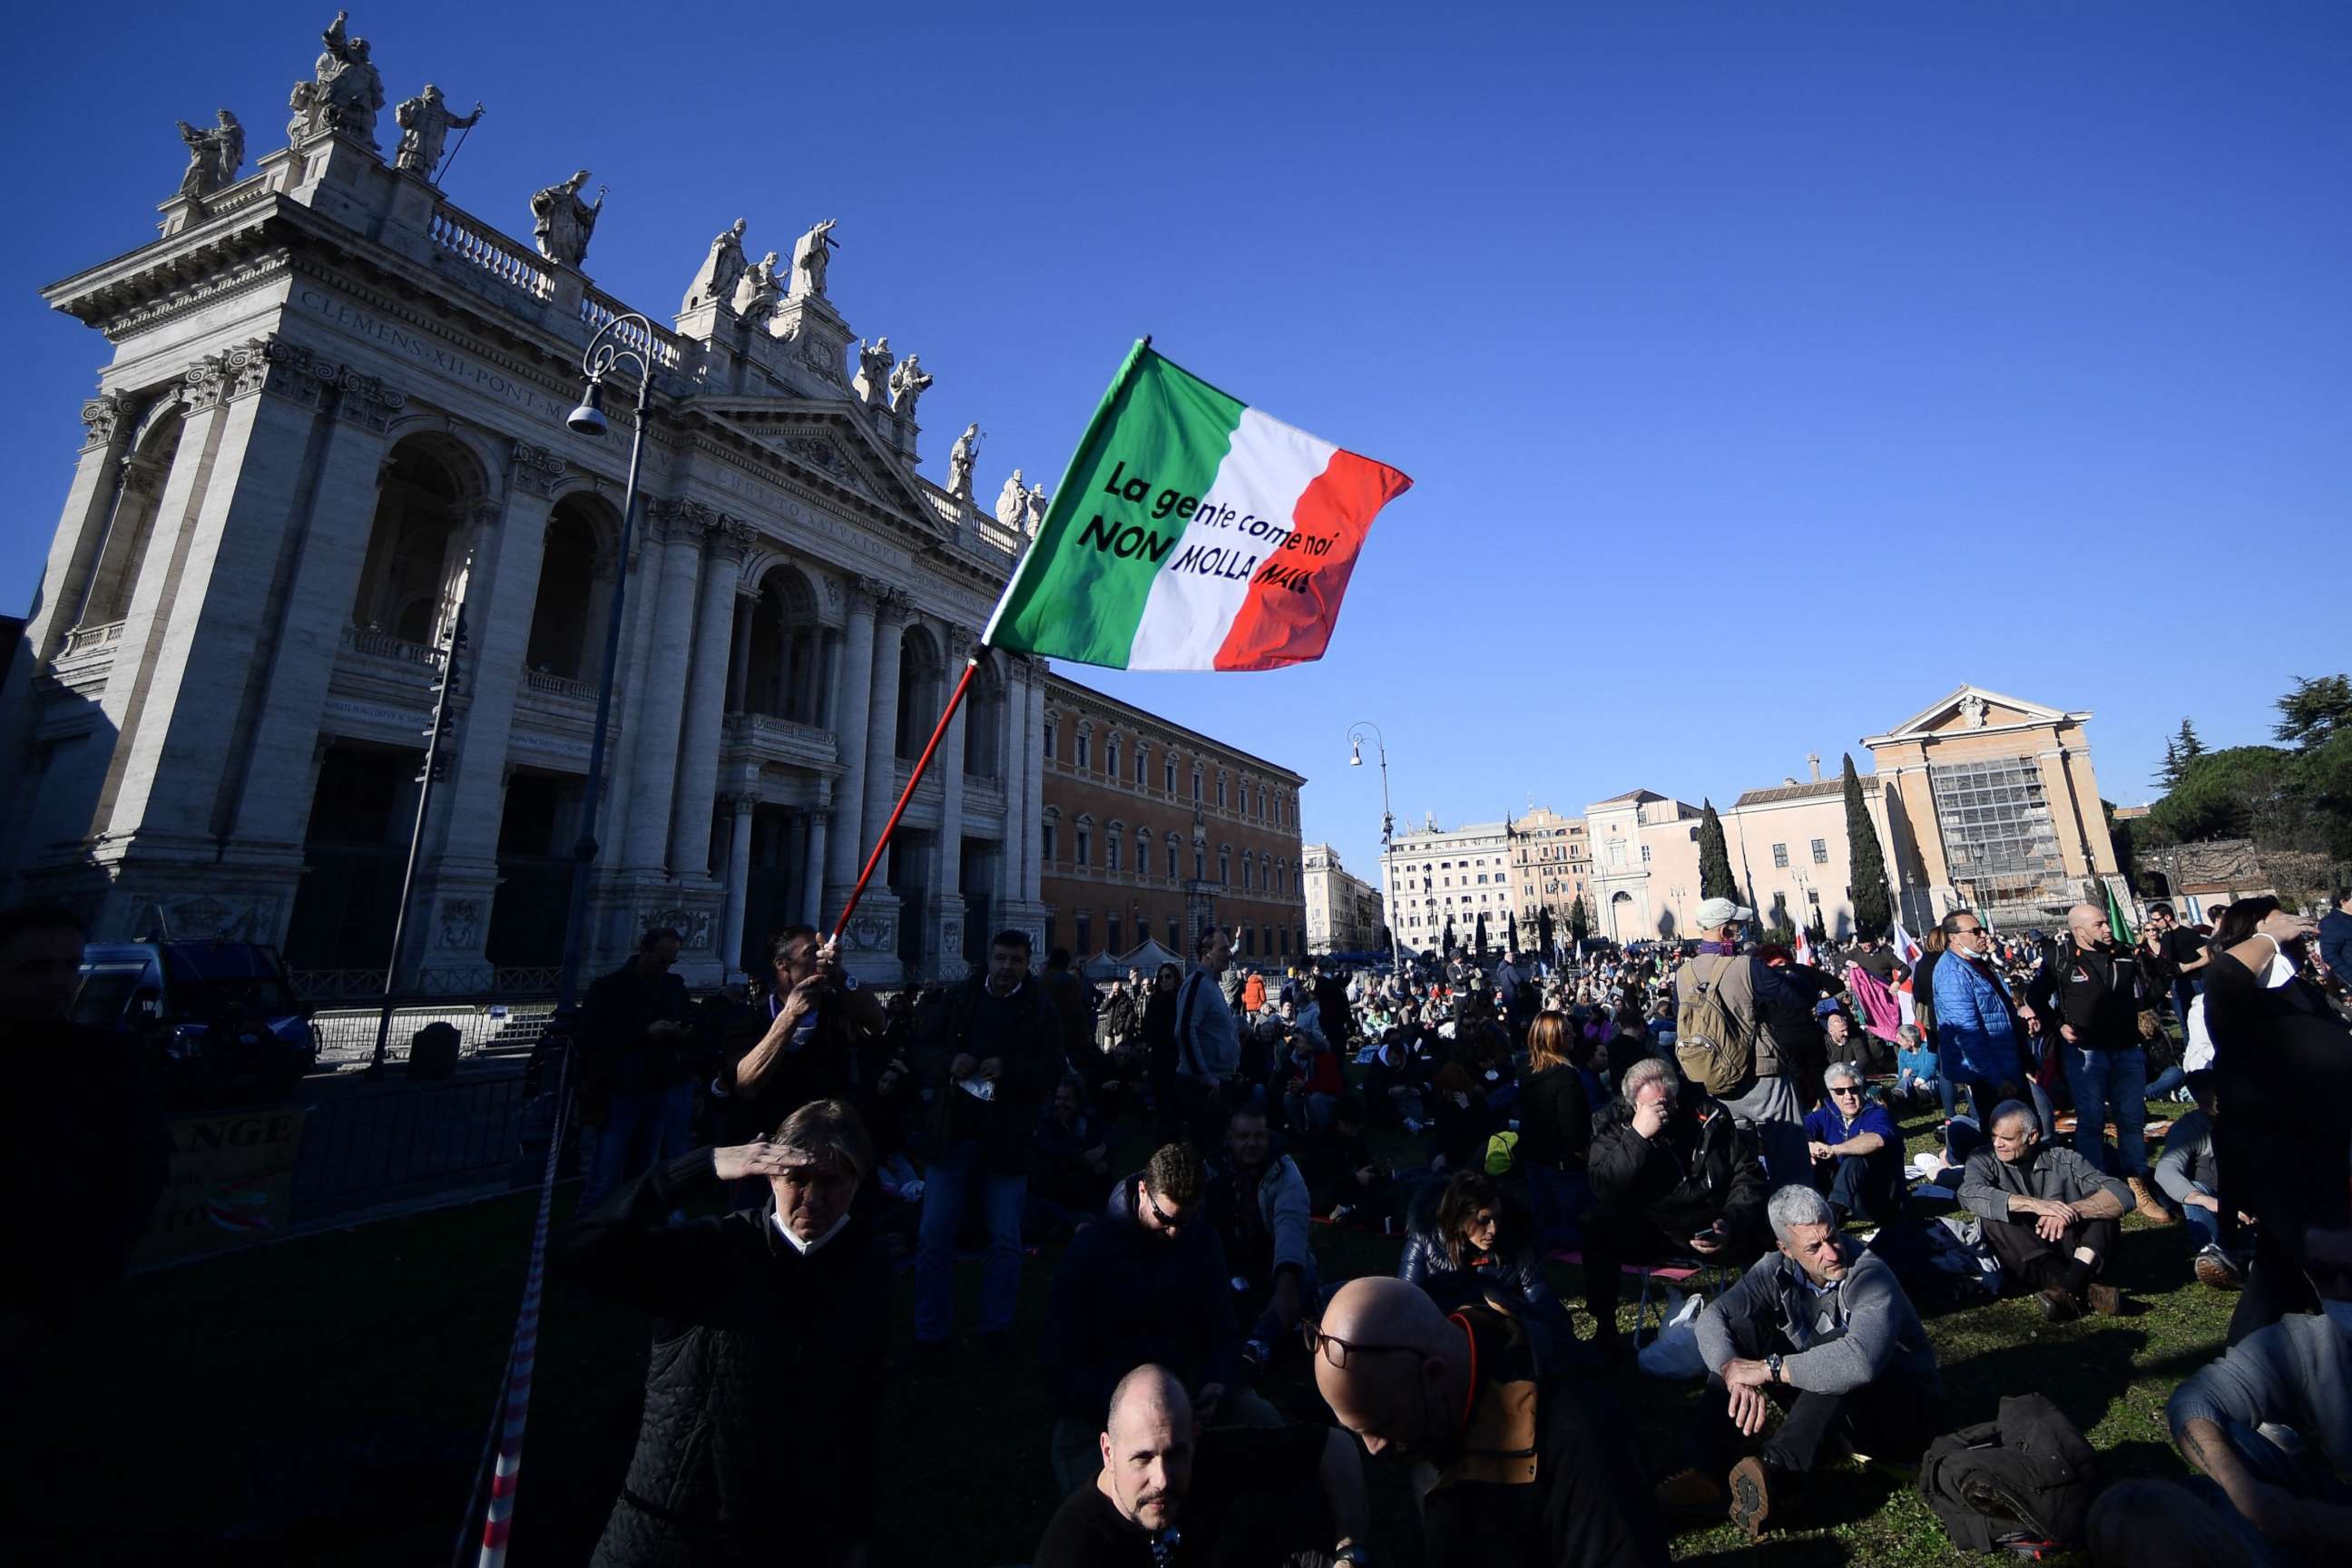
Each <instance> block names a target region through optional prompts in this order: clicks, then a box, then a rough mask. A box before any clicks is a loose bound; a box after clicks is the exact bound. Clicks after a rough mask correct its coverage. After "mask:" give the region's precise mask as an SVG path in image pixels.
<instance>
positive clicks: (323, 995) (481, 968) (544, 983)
mask: <svg viewBox="0 0 2352 1568" xmlns="http://www.w3.org/2000/svg"><path fill="white" fill-rule="evenodd" d="M562 973H563V972H562V966H561V965H559V964H552V963H542V964H532V965H530V966H528V967H525V968H520V969H492V968H490V967H489V966H488V965H487V964H479V965H474V966H470V967H467V968H465V969H419V970H413V971H411V972H409V973H404V974H403V975H402V976H401V977H400V990H399V993H398V994H396V995H395V996H394V1001H395V1002H404V1003H405V1002H414V1001H421V1000H424V999H425V998H427V997H447V998H450V999H452V1000H456V999H458V998H463V997H479V996H498V997H502V998H505V999H507V1000H509V1001H511V1000H518V999H519V1000H523V1001H543V1000H549V999H551V998H552V997H553V996H554V995H555V986H556V982H557V980H558V979H559V978H560V977H561V976H562ZM289 974H290V975H291V977H292V979H293V982H294V994H296V995H297V996H299V997H300V998H301V999H302V1000H303V1001H304V1002H307V1003H309V1004H310V1005H312V1006H314V1007H332V1006H338V1005H341V1006H352V1005H359V1004H362V1003H371V1002H374V1001H376V1000H378V999H379V998H381V997H382V996H383V970H381V969H296V970H291V971H289Z"/></svg>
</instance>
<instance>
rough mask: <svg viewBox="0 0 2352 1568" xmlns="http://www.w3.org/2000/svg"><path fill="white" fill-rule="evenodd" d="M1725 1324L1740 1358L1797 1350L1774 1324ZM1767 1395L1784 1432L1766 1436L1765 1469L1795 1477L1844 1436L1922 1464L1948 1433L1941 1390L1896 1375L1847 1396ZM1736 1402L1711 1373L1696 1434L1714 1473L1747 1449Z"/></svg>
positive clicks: (1773, 1391) (1782, 1391) (1772, 1388)
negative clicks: (1736, 1422) (1734, 1412)
mask: <svg viewBox="0 0 2352 1568" xmlns="http://www.w3.org/2000/svg"><path fill="white" fill-rule="evenodd" d="M1723 1326H1724V1327H1725V1328H1727V1329H1728V1330H1730V1331H1731V1342H1732V1345H1733V1346H1734V1348H1735V1349H1736V1350H1737V1351H1738V1354H1739V1356H1740V1357H1741V1359H1742V1360H1746V1361H1760V1360H1762V1359H1763V1358H1764V1357H1765V1356H1767V1355H1769V1354H1771V1353H1773V1352H1780V1354H1782V1355H1788V1354H1790V1353H1792V1352H1795V1350H1796V1348H1797V1347H1796V1346H1795V1345H1794V1344H1793V1343H1791V1342H1790V1341H1789V1340H1788V1339H1787V1338H1786V1337H1785V1336H1783V1335H1782V1334H1781V1333H1780V1331H1779V1330H1778V1329H1776V1328H1774V1327H1773V1326H1772V1325H1771V1324H1769V1323H1764V1322H1759V1321H1755V1320H1753V1319H1731V1318H1727V1319H1725V1320H1723ZM1764 1393H1765V1395H1766V1397H1768V1398H1769V1399H1770V1400H1771V1401H1772V1403H1773V1404H1775V1405H1779V1406H1780V1412H1781V1414H1780V1428H1779V1429H1778V1430H1777V1431H1774V1432H1772V1433H1771V1434H1770V1435H1769V1436H1767V1437H1765V1439H1764V1441H1763V1444H1762V1446H1761V1450H1760V1451H1761V1453H1762V1456H1763V1459H1764V1462H1765V1464H1767V1465H1768V1466H1769V1467H1771V1468H1773V1469H1775V1470H1780V1471H1784V1472H1787V1473H1788V1474H1790V1475H1800V1476H1801V1475H1806V1474H1809V1473H1811V1470H1812V1468H1813V1467H1814V1466H1816V1465H1817V1464H1819V1463H1820V1462H1821V1460H1822V1457H1823V1450H1824V1448H1825V1447H1827V1446H1828V1445H1829V1444H1830V1443H1831V1442H1832V1440H1833V1439H1836V1438H1840V1437H1843V1438H1844V1439H1845V1440H1846V1441H1847V1442H1848V1443H1849V1444H1851V1445H1852V1447H1853V1449H1854V1451H1855V1452H1856V1453H1861V1454H1867V1455H1869V1456H1870V1457H1871V1458H1874V1459H1891V1460H1893V1461H1895V1463H1897V1464H1904V1465H1909V1464H1916V1463H1917V1462H1918V1458H1919V1456H1920V1455H1921V1454H1923V1453H1925V1452H1926V1451H1927V1444H1928V1443H1929V1442H1930V1441H1931V1440H1932V1439H1933V1438H1934V1437H1935V1436H1936V1435H1937V1433H1939V1432H1941V1431H1942V1430H1943V1429H1944V1411H1943V1400H1942V1398H1941V1397H1940V1396H1939V1395H1938V1394H1937V1393H1936V1391H1935V1390H1933V1389H1931V1388H1927V1387H1923V1386H1922V1385H1920V1384H1917V1383H1916V1382H1914V1381H1912V1380H1910V1379H1908V1378H1902V1377H1897V1376H1895V1375H1894V1374H1892V1373H1889V1374H1887V1375H1885V1376H1883V1377H1881V1378H1879V1379H1878V1380H1877V1381H1876V1382H1874V1383H1866V1384H1863V1385H1862V1386H1861V1387H1859V1388H1853V1389H1849V1390H1847V1391H1846V1392H1845V1393H1843V1394H1813V1393H1806V1392H1803V1391H1801V1390H1798V1389H1793V1388H1790V1387H1789V1386H1788V1385H1787V1384H1766V1385H1765V1388H1764ZM1730 1397H1731V1391H1730V1389H1729V1388H1728V1387H1727V1385H1726V1384H1725V1383H1724V1381H1723V1379H1722V1378H1720V1377H1718V1376H1717V1375H1716V1374H1714V1373H1708V1374H1707V1379H1706V1394H1705V1395H1704V1396H1703V1397H1702V1398H1701V1399H1700V1400H1699V1404H1698V1411H1697V1415H1696V1421H1697V1428H1696V1431H1695V1432H1694V1433H1693V1435H1692V1436H1693V1438H1694V1445H1693V1446H1694V1447H1696V1450H1697V1453H1696V1459H1697V1462H1698V1464H1699V1467H1700V1468H1702V1469H1704V1470H1705V1471H1706V1472H1707V1473H1708V1474H1710V1475H1717V1476H1719V1475H1721V1474H1723V1473H1724V1472H1725V1471H1726V1470H1727V1469H1729V1468H1731V1467H1732V1466H1733V1465H1734V1464H1736V1463H1738V1459H1739V1456H1740V1452H1741V1450H1742V1448H1743V1447H1745V1442H1744V1439H1743V1438H1742V1436H1741V1435H1740V1431H1739V1428H1738V1427H1737V1426H1733V1425H1732V1422H1731V1413H1730V1405H1729V1401H1730Z"/></svg>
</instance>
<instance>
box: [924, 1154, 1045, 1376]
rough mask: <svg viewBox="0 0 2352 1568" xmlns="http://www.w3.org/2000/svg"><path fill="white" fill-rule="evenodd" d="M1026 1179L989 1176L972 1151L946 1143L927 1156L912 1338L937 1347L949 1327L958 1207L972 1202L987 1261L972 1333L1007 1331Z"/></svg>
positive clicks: (1015, 1290)
mask: <svg viewBox="0 0 2352 1568" xmlns="http://www.w3.org/2000/svg"><path fill="white" fill-rule="evenodd" d="M1028 1194H1029V1178H1028V1177H1027V1176H1026V1175H1024V1174H1008V1173H1004V1172H1002V1171H994V1170H991V1169H990V1168H989V1165H988V1162H987V1161H986V1160H984V1159H983V1158H982V1156H981V1152H980V1145H979V1144H977V1143H974V1142H969V1141H966V1142H960V1143H950V1144H949V1145H948V1146H947V1147H946V1148H944V1149H942V1150H940V1152H938V1153H937V1154H934V1155H933V1156H932V1157H931V1163H930V1164H929V1166H928V1167H926V1168H925V1170H924V1172H923V1223H922V1232H921V1241H920V1243H919V1246H918V1247H917V1250H916V1253H915V1338H916V1340H917V1341H918V1342H920V1343H923V1344H938V1343H940V1342H942V1341H944V1340H945V1339H946V1338H947V1337H948V1333H949V1331H950V1329H952V1328H953V1327H954V1314H955V1309H954V1305H953V1302H952V1301H951V1300H950V1285H951V1282H952V1280H953V1277H954V1273H955V1245H956V1233H957V1232H958V1231H959V1230H961V1228H962V1226H963V1216H964V1210H965V1208H966V1206H967V1205H969V1204H971V1201H972V1200H973V1199H974V1198H978V1199H979V1201H980V1205H981V1212H982V1215H983V1216H984V1217H985V1218H986V1220H987V1222H988V1262H987V1264H986V1267H985V1269H984V1271H983V1272H982V1276H981V1288H980V1327H981V1331H982V1332H983V1333H996V1332H1001V1331H1003V1330H1006V1329H1010V1328H1011V1327H1012V1326H1013V1306H1014V1304H1015V1302H1016V1300H1017V1299H1018V1298H1019V1296H1020V1294H1021V1216H1022V1213H1023V1211H1024V1209H1025V1208H1026V1207H1027V1206H1028V1205H1027V1198H1028Z"/></svg>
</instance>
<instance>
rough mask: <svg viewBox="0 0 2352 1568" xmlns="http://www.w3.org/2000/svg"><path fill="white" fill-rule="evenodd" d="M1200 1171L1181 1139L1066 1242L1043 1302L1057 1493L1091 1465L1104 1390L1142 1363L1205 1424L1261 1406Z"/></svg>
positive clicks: (1261, 1419)
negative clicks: (1245, 1372) (1177, 1389)
mask: <svg viewBox="0 0 2352 1568" xmlns="http://www.w3.org/2000/svg"><path fill="white" fill-rule="evenodd" d="M1207 1203H1208V1172H1207V1169H1206V1168H1205V1167H1204V1166H1203V1165H1202V1163H1201V1156H1200V1155H1199V1154H1197V1153H1195V1152H1193V1150H1192V1145H1190V1144H1189V1143H1168V1144H1164V1145H1162V1146H1161V1147H1160V1150H1159V1151H1158V1152H1156V1153H1154V1154H1153V1155H1152V1156H1151V1162H1150V1164H1148V1165H1146V1166H1145V1167H1144V1168H1143V1169H1142V1170H1140V1171H1139V1172H1136V1173H1134V1174H1132V1175H1130V1176H1128V1177H1127V1178H1125V1179H1124V1180H1122V1181H1121V1182H1120V1183H1119V1184H1118V1185H1117V1186H1116V1187H1114V1188H1112V1189H1111V1195H1110V1202H1109V1203H1108V1205H1106V1206H1105V1210H1104V1215H1103V1217H1102V1218H1101V1219H1098V1220H1097V1221H1096V1222H1095V1223H1094V1224H1092V1225H1090V1226H1087V1227H1086V1228H1085V1229H1083V1230H1081V1231H1079V1232H1078V1234H1077V1235H1076V1237H1073V1238H1072V1239H1071V1242H1070V1247H1069V1250H1068V1251H1066V1252H1065V1253H1063V1254H1062V1262H1061V1267H1060V1268H1057V1269H1055V1273H1054V1289H1053V1292H1052V1294H1051V1295H1049V1296H1048V1297H1047V1298H1046V1304H1045V1360H1044V1365H1045V1390H1046V1393H1047V1394H1049V1395H1050V1396H1051V1397H1052V1399H1053V1402H1054V1414H1055V1422H1054V1479H1055V1482H1056V1483H1058V1484H1059V1486H1060V1488H1061V1489H1062V1490H1063V1491H1064V1492H1066V1493H1067V1492H1072V1491H1075V1490H1076V1489H1077V1488H1078V1486H1079V1484H1080V1483H1081V1482H1082V1481H1084V1480H1085V1479H1087V1477H1089V1476H1091V1475H1093V1474H1094V1473H1095V1471H1096V1468H1097V1466H1098V1465H1099V1463H1100V1454H1099V1452H1098V1444H1097V1438H1098V1436H1099V1435H1100V1434H1101V1432H1102V1429H1103V1416H1104V1412H1105V1411H1106V1410H1108V1407H1109V1405H1110V1395H1111V1390H1112V1389H1113V1388H1115V1387H1116V1386H1118V1380H1119V1379H1120V1378H1122V1377H1125V1376H1126V1375H1127V1374H1128V1373H1130V1372H1132V1371H1134V1370H1135V1369H1136V1368H1137V1367H1139V1366H1141V1365H1143V1364H1144V1363H1146V1362H1156V1363H1159V1364H1160V1365H1161V1366H1164V1367H1166V1368H1168V1369H1169V1370H1170V1371H1171V1372H1172V1373H1175V1374H1176V1375H1177V1377H1178V1378H1179V1379H1181V1381H1182V1383H1183V1384H1184V1386H1185V1388H1186V1389H1187V1390H1188V1391H1189V1392H1190V1393H1191V1394H1192V1411H1193V1414H1194V1415H1197V1416H1198V1417H1199V1418H1200V1421H1201V1424H1202V1426H1210V1425H1213V1423H1214V1422H1215V1421H1216V1420H1217V1418H1218V1416H1219V1415H1221V1414H1223V1415H1228V1416H1230V1415H1233V1414H1234V1412H1229V1411H1225V1410H1224V1409H1223V1406H1224V1405H1227V1404H1228V1403H1231V1404H1233V1405H1235V1406H1236V1407H1239V1406H1242V1405H1248V1406H1249V1407H1250V1408H1249V1410H1248V1412H1247V1414H1246V1416H1245V1419H1248V1420H1249V1421H1250V1423H1251V1424H1252V1425H1261V1426H1271V1425H1275V1424H1276V1423H1278V1421H1279V1419H1280V1417H1279V1416H1276V1417H1275V1419H1274V1420H1273V1421H1267V1420H1265V1411H1267V1410H1269V1409H1270V1408H1271V1407H1270V1406H1266V1405H1265V1402H1264V1401H1263V1400H1260V1399H1258V1398H1257V1397H1256V1396H1255V1394H1249V1393H1248V1391H1246V1390H1244V1389H1242V1388H1241V1387H1240V1367H1241V1353H1240V1352H1241V1331H1240V1330H1239V1329H1238V1328H1236V1327H1235V1326H1234V1291H1233V1288H1232V1286H1231V1284H1230V1283H1229V1281H1228V1278H1227V1274H1226V1270H1225V1252H1224V1248H1223V1247H1222V1246H1220V1245H1219V1243H1218V1241H1217V1234H1216V1231H1215V1230H1214V1229H1213V1227H1212V1226H1210V1225H1209V1224H1208V1215H1207V1213H1206V1207H1207Z"/></svg>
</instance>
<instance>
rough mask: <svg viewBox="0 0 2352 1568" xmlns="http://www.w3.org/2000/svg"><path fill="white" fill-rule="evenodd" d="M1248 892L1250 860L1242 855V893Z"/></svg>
mask: <svg viewBox="0 0 2352 1568" xmlns="http://www.w3.org/2000/svg"><path fill="white" fill-rule="evenodd" d="M1249 890H1250V858H1249V857H1248V856H1246V855H1244V856H1243V857H1242V891H1243V892H1244V893H1246V892H1248V891H1249Z"/></svg>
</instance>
